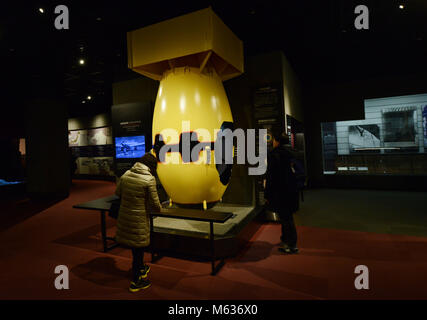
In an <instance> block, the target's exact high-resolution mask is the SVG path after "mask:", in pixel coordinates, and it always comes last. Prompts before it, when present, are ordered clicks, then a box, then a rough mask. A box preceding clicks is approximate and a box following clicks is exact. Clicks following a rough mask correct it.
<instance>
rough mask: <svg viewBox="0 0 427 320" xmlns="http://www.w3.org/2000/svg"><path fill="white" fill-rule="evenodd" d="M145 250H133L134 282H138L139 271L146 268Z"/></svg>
mask: <svg viewBox="0 0 427 320" xmlns="http://www.w3.org/2000/svg"><path fill="white" fill-rule="evenodd" d="M144 251H145V248H132V257H133V260H132V281H137V280H138V277H139V271H140V270H141V269H142V268H143V267H144Z"/></svg>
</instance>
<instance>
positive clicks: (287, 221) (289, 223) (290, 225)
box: [277, 211, 298, 248]
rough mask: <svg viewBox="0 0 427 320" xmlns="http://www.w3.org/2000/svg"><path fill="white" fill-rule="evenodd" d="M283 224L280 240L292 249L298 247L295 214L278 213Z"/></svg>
mask: <svg viewBox="0 0 427 320" xmlns="http://www.w3.org/2000/svg"><path fill="white" fill-rule="evenodd" d="M277 214H278V215H279V217H280V222H281V224H282V236H281V237H280V240H282V242H283V243H285V244H286V245H288V246H289V247H291V248H294V247H296V246H297V240H298V235H297V229H296V227H295V221H294V214H293V213H292V212H286V211H282V212H277Z"/></svg>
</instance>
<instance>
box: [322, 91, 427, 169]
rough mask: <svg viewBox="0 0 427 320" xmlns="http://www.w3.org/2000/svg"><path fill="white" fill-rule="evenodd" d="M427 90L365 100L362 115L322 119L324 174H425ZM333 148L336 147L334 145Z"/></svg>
mask: <svg viewBox="0 0 427 320" xmlns="http://www.w3.org/2000/svg"><path fill="white" fill-rule="evenodd" d="M426 103H427V94H422V95H412V96H401V97H391V98H378V99H368V100H365V105H364V109H365V119H361V120H348V121H337V122H334V123H322V125H321V131H322V133H321V134H322V145H323V173H324V174H349V173H351V174H358V173H360V174H427V172H425V173H423V172H420V169H419V168H424V167H425V166H424V165H423V164H422V162H423V161H425V160H424V159H425V157H424V156H417V155H425V154H426V153H427V129H426V123H427V105H426ZM335 148H336V149H335Z"/></svg>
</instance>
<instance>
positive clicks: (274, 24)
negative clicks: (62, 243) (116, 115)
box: [0, 0, 427, 116]
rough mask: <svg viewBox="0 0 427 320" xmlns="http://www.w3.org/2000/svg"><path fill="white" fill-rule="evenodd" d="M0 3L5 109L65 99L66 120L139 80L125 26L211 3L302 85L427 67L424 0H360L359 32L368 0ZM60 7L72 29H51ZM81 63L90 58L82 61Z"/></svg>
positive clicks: (102, 105) (251, 49)
mask: <svg viewBox="0 0 427 320" xmlns="http://www.w3.org/2000/svg"><path fill="white" fill-rule="evenodd" d="M4 2H6V3H7V2H10V3H7V4H6V3H4ZM4 2H3V3H2V9H1V11H0V57H1V58H2V59H1V65H0V67H1V70H2V75H3V77H2V86H1V89H0V93H1V95H2V96H3V97H4V99H3V101H4V102H6V103H4V104H3V106H4V107H6V106H8V105H13V104H17V103H18V102H19V103H21V101H25V100H26V99H31V98H34V97H39V96H41V97H43V96H48V97H56V98H59V99H62V98H63V97H64V96H65V98H66V102H67V104H68V105H69V113H70V116H75V115H82V114H85V113H96V112H100V111H106V110H108V109H109V108H110V106H111V104H112V99H111V85H112V82H114V81H117V80H121V79H124V78H128V77H132V76H133V73H132V72H131V71H129V70H127V61H126V60H127V55H126V31H129V30H132V29H137V28H140V27H144V26H147V25H150V24H153V23H156V22H160V21H162V20H165V19H168V18H172V17H175V16H179V15H182V14H185V13H189V12H192V11H195V10H198V9H202V8H206V7H208V6H212V8H213V10H214V11H215V12H216V13H217V15H218V16H219V17H220V18H221V19H222V20H223V21H224V22H225V23H226V24H227V25H228V26H229V27H230V28H231V29H232V30H233V31H234V32H235V33H236V35H237V36H238V37H239V38H240V39H242V40H243V42H244V47H245V54H246V55H247V56H250V55H255V54H258V53H262V52H268V51H272V50H282V51H283V52H284V53H285V55H286V56H287V57H288V59H289V60H290V62H291V64H292V66H293V67H294V69H295V71H296V73H297V75H298V77H299V78H300V80H301V82H302V84H303V89H304V88H307V87H310V86H313V85H316V84H317V83H319V81H320V82H321V83H341V82H348V81H354V80H361V79H365V78H376V77H395V76H402V75H408V74H426V73H427V23H426V21H427V1H425V0H418V1H417V0H411V1H394V0H382V1H363V4H366V5H367V6H368V8H369V10H370V29H369V30H363V31H359V30H356V29H355V28H354V19H355V17H356V15H355V14H354V8H355V7H356V5H358V4H361V3H362V1H353V0H342V1H340V0H322V1H319V0H313V1H308V0H306V1H304V0H294V1H285V0H283V1H266V0H263V1H231V0H229V1H169V2H168V1H138V2H131V1H125V0H122V1H111V2H106V1H89V0H87V1H84V2H79V1H42V0H41V1H38V2H31V1H28V2H27V1H26V2H25V5H23V4H22V3H21V2H18V1H4ZM59 4H65V5H67V6H68V8H69V11H70V29H69V30H56V29H55V27H54V20H55V16H56V15H55V14H54V8H55V6H57V5H59ZM400 4H403V5H404V6H405V7H404V9H403V10H402V9H400V8H399V5H400ZM39 8H43V9H44V13H41V12H40V11H39ZM79 59H85V64H84V65H83V66H81V65H79V63H78V61H79ZM89 95H90V96H91V97H92V99H91V100H87V96H89ZM83 101H85V103H82V102H83Z"/></svg>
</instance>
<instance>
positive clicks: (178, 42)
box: [127, 8, 243, 81]
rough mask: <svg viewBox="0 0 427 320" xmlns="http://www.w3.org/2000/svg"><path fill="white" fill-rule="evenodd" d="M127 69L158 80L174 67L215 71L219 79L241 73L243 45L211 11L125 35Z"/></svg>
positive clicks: (193, 14) (200, 11) (189, 15)
mask: <svg viewBox="0 0 427 320" xmlns="http://www.w3.org/2000/svg"><path fill="white" fill-rule="evenodd" d="M127 42H128V64H129V68H130V69H132V70H134V71H136V72H138V73H141V74H143V75H145V76H147V77H149V78H152V79H155V80H160V79H161V77H162V75H163V73H164V72H165V71H167V70H168V69H172V68H174V67H183V66H190V67H199V68H200V69H201V70H202V69H203V68H204V67H205V66H210V67H212V68H214V69H215V70H216V72H217V74H218V75H219V76H220V78H221V79H222V80H223V81H224V80H228V79H231V78H233V77H235V76H238V75H239V74H241V73H242V72H243V44H242V41H241V40H239V39H238V38H237V37H236V35H235V34H234V33H233V32H232V31H231V30H230V29H229V28H228V27H227V26H226V25H225V24H224V23H223V22H222V21H221V19H220V18H219V17H218V16H217V15H216V14H215V13H214V12H213V11H212V9H211V8H207V9H203V10H199V11H196V12H193V13H190V14H186V15H183V16H180V17H177V18H173V19H169V20H166V21H163V22H160V23H156V24H154V25H150V26H147V27H144V28H141V29H138V30H134V31H131V32H128V34H127Z"/></svg>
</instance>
